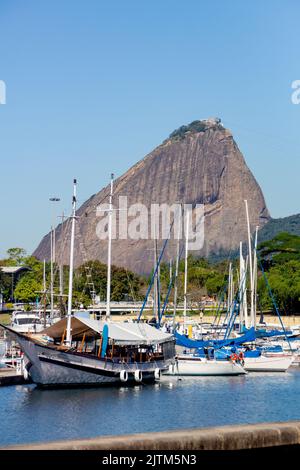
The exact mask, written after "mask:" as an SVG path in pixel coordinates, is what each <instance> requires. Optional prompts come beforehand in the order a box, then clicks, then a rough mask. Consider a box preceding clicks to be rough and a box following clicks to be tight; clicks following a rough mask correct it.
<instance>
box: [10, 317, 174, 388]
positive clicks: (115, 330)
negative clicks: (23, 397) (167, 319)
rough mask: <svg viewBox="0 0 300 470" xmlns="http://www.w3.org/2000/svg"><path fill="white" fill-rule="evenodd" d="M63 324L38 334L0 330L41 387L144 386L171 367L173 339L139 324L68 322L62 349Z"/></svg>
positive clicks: (84, 320)
mask: <svg viewBox="0 0 300 470" xmlns="http://www.w3.org/2000/svg"><path fill="white" fill-rule="evenodd" d="M66 325H67V319H66V318H64V319H62V320H60V321H59V322H57V323H56V324H54V325H52V326H50V327H48V328H46V329H45V330H44V331H43V334H40V335H29V334H22V333H18V332H16V331H14V330H12V329H11V328H9V327H5V326H3V328H5V329H6V330H7V331H8V332H9V334H10V335H11V336H12V337H13V338H14V340H15V341H16V342H18V344H19V345H20V347H21V349H22V351H23V352H24V353H25V356H26V359H27V360H26V370H27V371H28V374H29V376H30V378H31V379H32V381H33V382H34V383H36V384H37V385H39V386H42V387H61V386H86V385H89V386H91V385H93V386H95V385H103V384H119V385H120V384H125V383H144V382H149V381H152V382H153V381H155V380H157V379H159V378H160V375H161V372H163V371H165V370H168V368H169V366H170V365H171V364H173V363H174V357H175V340H174V338H173V336H172V335H170V334H166V333H162V332H161V331H160V330H158V329H156V328H154V327H151V326H150V325H148V324H144V323H113V322H100V321H97V320H90V319H86V318H77V317H72V319H71V329H72V341H71V344H70V345H66V344H65V343H64V335H65V331H66Z"/></svg>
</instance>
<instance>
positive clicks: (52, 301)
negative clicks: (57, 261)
mask: <svg viewBox="0 0 300 470" xmlns="http://www.w3.org/2000/svg"><path fill="white" fill-rule="evenodd" d="M53 238H54V237H53V226H51V234H50V245H51V256H50V319H52V318H53V311H54V308H53V306H54V300H53V263H54V261H53V244H54V243H53V242H54V239H53Z"/></svg>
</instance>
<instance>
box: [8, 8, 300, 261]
mask: <svg viewBox="0 0 300 470" xmlns="http://www.w3.org/2000/svg"><path fill="white" fill-rule="evenodd" d="M299 16H300V3H299V2H298V0H287V1H284V2H283V1H277V0H264V1H255V0H252V1H250V0H247V1H240V0H227V1H222V0H215V1H213V2H208V1H201V0H187V1H185V2H183V1H177V0H163V1H162V0H151V1H146V0H144V1H141V0H126V1H124V0H112V1H109V2H107V1H102V0H98V1H97V0H88V1H83V0H51V1H50V0H44V1H42V2H41V1H39V0H26V2H24V0H0V80H4V81H5V83H6V87H7V103H6V105H0V201H1V204H0V207H1V238H0V256H2V255H3V254H4V253H5V251H6V249H7V248H9V247H12V246H22V247H24V248H26V249H27V250H28V251H31V250H33V249H34V248H35V247H36V245H37V244H38V242H39V240H40V239H41V237H42V236H43V235H44V234H45V233H46V232H47V231H48V229H49V227H50V224H51V207H50V203H49V201H48V199H49V197H50V196H52V195H55V196H59V197H60V198H61V199H62V201H61V203H59V204H58V205H57V211H58V212H61V211H62V210H65V211H67V212H68V211H69V210H70V199H71V198H70V195H71V191H72V179H73V177H74V176H77V178H78V183H79V185H78V193H79V202H83V201H84V200H85V199H87V198H88V197H89V196H90V195H91V194H93V193H95V192H97V191H98V190H99V189H100V188H102V187H103V185H106V183H107V182H108V180H109V175H110V173H111V172H112V171H113V172H114V173H115V174H116V176H119V175H121V174H122V173H123V172H124V171H125V170H127V169H128V168H129V167H130V166H131V165H133V164H134V163H136V162H137V161H138V160H139V159H141V158H142V157H143V156H144V155H145V154H147V153H148V152H150V151H151V150H152V149H153V148H154V147H155V146H157V145H158V144H160V143H161V141H162V140H163V139H165V138H166V136H168V135H169V133H170V132H172V131H173V130H174V129H175V128H177V127H179V126H180V125H182V124H186V123H189V122H191V121H193V120H195V119H201V118H206V117H210V116H219V117H221V118H222V121H223V123H224V125H225V126H226V127H228V128H230V129H231V130H232V131H233V134H234V136H235V139H236V141H237V143H238V145H239V146H240V149H241V150H242V152H243V153H244V156H245V158H246V161H247V164H248V166H249V167H250V169H251V170H252V171H253V173H254V175H255V177H256V178H257V180H258V182H259V184H260V185H261V187H262V189H263V192H264V194H265V197H266V201H267V205H268V207H269V210H270V212H271V214H272V216H273V217H280V216H287V215H291V214H294V213H298V212H300V207H299V202H298V201H299V199H300V198H299V192H300V189H299V187H300V185H299V173H300V171H299V170H300V159H299V156H300V150H299V123H300V105H298V106H297V105H293V104H292V102H291V93H292V90H291V83H292V82H293V81H294V80H296V79H300V70H299V24H298V21H299Z"/></svg>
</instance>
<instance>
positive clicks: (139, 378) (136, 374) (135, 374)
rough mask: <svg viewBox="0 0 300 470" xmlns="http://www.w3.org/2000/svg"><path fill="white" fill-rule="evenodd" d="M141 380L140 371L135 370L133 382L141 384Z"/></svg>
mask: <svg viewBox="0 0 300 470" xmlns="http://www.w3.org/2000/svg"><path fill="white" fill-rule="evenodd" d="M142 378H143V374H142V371H140V370H136V371H135V372H134V380H135V381H136V382H141V381H142Z"/></svg>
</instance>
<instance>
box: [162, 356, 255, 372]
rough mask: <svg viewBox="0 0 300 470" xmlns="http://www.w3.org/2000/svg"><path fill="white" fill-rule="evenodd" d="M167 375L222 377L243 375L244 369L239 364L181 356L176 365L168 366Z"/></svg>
mask: <svg viewBox="0 0 300 470" xmlns="http://www.w3.org/2000/svg"><path fill="white" fill-rule="evenodd" d="M166 374H167V375H182V376H183V375H185V376H209V375H211V376H218V375H220V376H222V375H244V374H246V371H245V369H244V368H243V367H242V366H241V364H238V363H235V362H231V361H216V360H214V359H206V358H202V357H195V356H188V355H182V356H178V357H177V360H176V363H175V364H174V365H172V366H170V368H169V370H168V372H166Z"/></svg>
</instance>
